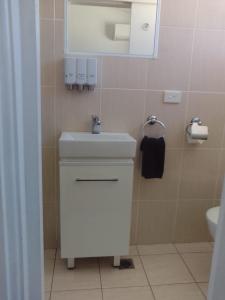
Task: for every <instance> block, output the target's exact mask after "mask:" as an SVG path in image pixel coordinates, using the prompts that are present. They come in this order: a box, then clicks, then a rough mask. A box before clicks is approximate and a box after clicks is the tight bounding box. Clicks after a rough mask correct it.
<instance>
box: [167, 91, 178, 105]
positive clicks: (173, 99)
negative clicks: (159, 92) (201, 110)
mask: <svg viewBox="0 0 225 300" xmlns="http://www.w3.org/2000/svg"><path fill="white" fill-rule="evenodd" d="M181 100H182V92H181V91H165V93H164V102H165V103H175V104H176V103H181Z"/></svg>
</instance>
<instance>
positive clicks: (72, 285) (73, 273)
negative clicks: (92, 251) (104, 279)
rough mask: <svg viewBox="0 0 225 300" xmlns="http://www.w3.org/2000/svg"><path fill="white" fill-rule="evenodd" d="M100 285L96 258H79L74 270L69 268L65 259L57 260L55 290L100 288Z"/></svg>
mask: <svg viewBox="0 0 225 300" xmlns="http://www.w3.org/2000/svg"><path fill="white" fill-rule="evenodd" d="M100 287H101V283H100V273H99V264H98V261H97V260H96V259H79V260H77V262H76V268H75V269H74V270H68V269H67V267H66V262H65V261H64V260H60V259H57V260H56V266H55V272H54V278H53V288H52V289H53V291H67V290H75V289H98V288H100Z"/></svg>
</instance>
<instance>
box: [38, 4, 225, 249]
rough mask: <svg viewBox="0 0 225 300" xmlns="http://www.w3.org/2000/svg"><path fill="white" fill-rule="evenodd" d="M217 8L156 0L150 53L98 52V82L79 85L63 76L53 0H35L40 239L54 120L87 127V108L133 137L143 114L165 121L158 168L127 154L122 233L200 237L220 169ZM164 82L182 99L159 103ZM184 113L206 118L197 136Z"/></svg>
mask: <svg viewBox="0 0 225 300" xmlns="http://www.w3.org/2000/svg"><path fill="white" fill-rule="evenodd" d="M224 15H225V2H224V0H214V1H211V0H162V17H161V31H160V44H159V59H157V60H147V59H129V58H112V57H104V58H99V63H98V66H99V83H98V88H97V89H96V90H95V92H91V93H84V94H79V93H77V92H76V91H73V92H71V91H67V90H66V89H65V88H64V84H63V24H64V23H63V22H64V21H63V0H42V1H41V58H42V113H43V170H44V171H43V173H44V221H45V222H44V227H45V245H46V247H54V246H56V244H57V239H58V223H59V220H58V190H59V188H58V165H57V164H58V156H57V151H58V149H57V139H58V137H59V134H60V132H61V131H63V130H74V131H86V130H89V129H90V120H91V114H93V113H96V114H98V115H100V117H101V119H102V121H103V124H104V125H103V129H104V130H105V131H121V132H123V131H127V132H129V133H130V134H131V135H133V136H134V137H135V138H137V139H138V140H139V141H140V138H141V128H142V124H143V122H144V121H145V119H146V117H147V116H148V115H150V114H155V115H157V116H158V117H159V118H160V119H161V120H162V121H163V122H165V123H166V125H167V130H166V140H167V151H166V168H165V176H164V178H163V179H162V180H144V179H143V178H141V177H140V169H139V155H137V159H136V166H135V180H134V199H133V218H132V233H131V242H132V243H139V244H149V243H159V242H160V243H163V242H171V241H176V242H192V241H193V242H194V241H205V240H208V239H209V235H208V231H207V226H206V221H205V211H206V210H207V209H208V208H209V207H211V206H213V205H215V204H217V203H218V199H219V198H220V192H221V185H222V180H223V174H224V170H225V130H224V129H225V18H224ZM166 89H177V90H182V91H183V99H182V103H181V104H164V103H163V101H162V99H163V91H164V90H166ZM193 116H199V117H200V118H201V119H202V120H203V121H204V123H206V124H207V125H208V126H209V131H210V136H209V140H208V141H207V142H205V143H204V144H203V145H200V146H193V145H192V146H190V145H188V144H187V143H186V141H185V139H184V132H185V126H186V124H188V122H189V121H190V119H191V118H192V117H193ZM148 130H150V129H148ZM153 130H155V129H153V128H152V133H154V132H153ZM147 133H148V132H147Z"/></svg>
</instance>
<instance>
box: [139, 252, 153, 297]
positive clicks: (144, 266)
mask: <svg viewBox="0 0 225 300" xmlns="http://www.w3.org/2000/svg"><path fill="white" fill-rule="evenodd" d="M139 259H140V262H141V265H142V268H143V270H144V273H145V276H146V278H147V282H148V285H149V287H150V290H151V292H152V295H153V298H154V300H156V297H155V294H154V292H153V289H152V286H151V283H150V281H149V279H148V275H147V272H146V270H145V266H144V263H143V261H142V258H141V255H139Z"/></svg>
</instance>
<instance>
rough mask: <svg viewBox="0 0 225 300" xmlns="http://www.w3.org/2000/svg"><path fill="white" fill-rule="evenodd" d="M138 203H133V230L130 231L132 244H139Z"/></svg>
mask: <svg viewBox="0 0 225 300" xmlns="http://www.w3.org/2000/svg"><path fill="white" fill-rule="evenodd" d="M138 213H139V206H138V202H133V203H132V217H131V230H130V244H131V245H136V244H137V226H138Z"/></svg>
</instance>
